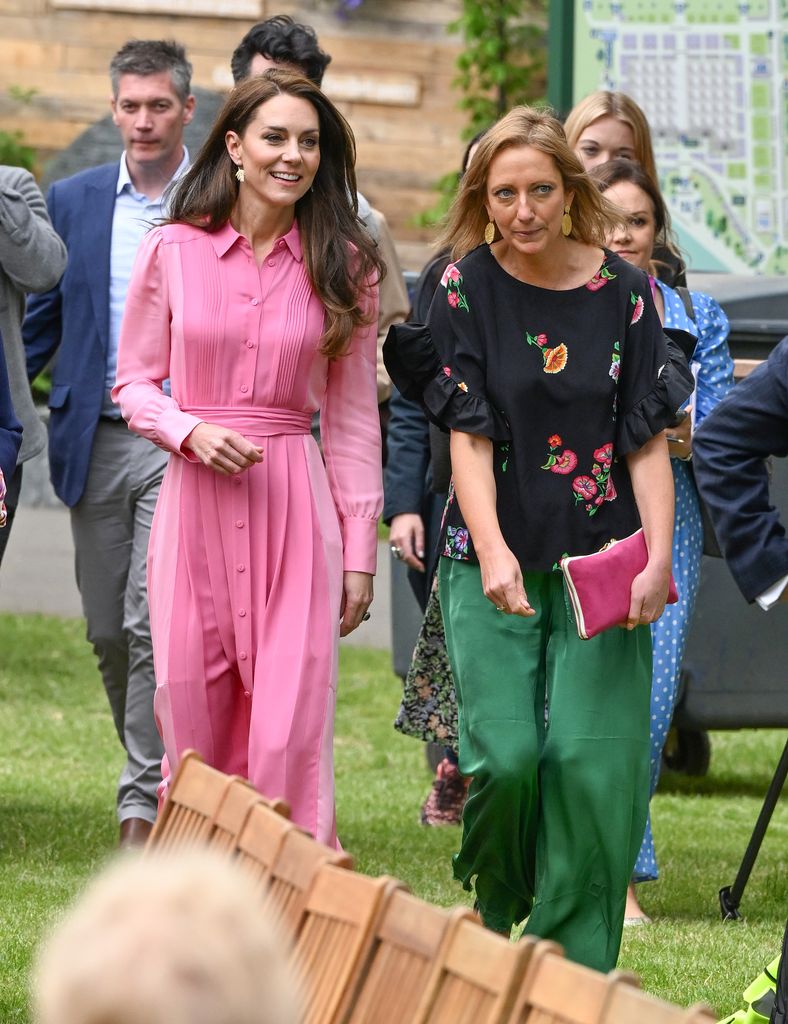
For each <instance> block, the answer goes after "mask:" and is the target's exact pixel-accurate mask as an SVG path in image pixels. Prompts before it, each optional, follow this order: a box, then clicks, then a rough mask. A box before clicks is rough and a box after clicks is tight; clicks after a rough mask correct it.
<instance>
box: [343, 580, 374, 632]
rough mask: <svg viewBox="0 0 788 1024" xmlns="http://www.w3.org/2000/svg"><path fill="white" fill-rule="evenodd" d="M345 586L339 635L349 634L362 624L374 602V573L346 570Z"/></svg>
mask: <svg viewBox="0 0 788 1024" xmlns="http://www.w3.org/2000/svg"><path fill="white" fill-rule="evenodd" d="M343 587H344V592H343V594H342V607H341V609H340V612H339V614H340V623H339V635H340V636H347V635H348V633H352V632H353V630H354V629H355V628H356V627H357V626H358V625H360V623H361V622H362V621H363V618H364V616H365V615H366V612H367V608H369V606H370V605H371V604H372V597H373V594H372V573H369V572H346V573H345V574H344V579H343Z"/></svg>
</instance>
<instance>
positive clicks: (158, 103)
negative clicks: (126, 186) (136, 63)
mask: <svg viewBox="0 0 788 1024" xmlns="http://www.w3.org/2000/svg"><path fill="white" fill-rule="evenodd" d="M111 102H112V120H113V121H114V122H115V124H116V125H117V127H118V129H119V131H120V134H121V137H122V138H123V146H124V149H125V150H126V160H127V163H128V164H129V170H130V172H131V173H132V176H133V174H134V170H135V168H140V169H141V170H145V171H147V170H149V169H153V168H154V167H158V168H160V169H161V170H162V172H163V173H164V175H165V177H169V176H170V175H171V174H172V173H174V172H175V170H176V169H177V167H178V164H179V163H180V162H181V158H182V157H183V128H184V125H187V124H188V123H189V121H191V119H192V116H193V114H194V97H193V96H189V97H188V99H187V100H186V102H185V103H184V102H183V101H182V100H181V99H180V98H179V96H178V94H177V93H176V92H175V89H173V86H172V79H171V78H170V73H169V72H168V71H160V72H157V73H156V74H152V75H121V76H120V79H119V81H118V94H117V96H115V97H113V99H112V101H111Z"/></svg>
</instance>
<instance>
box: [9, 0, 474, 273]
mask: <svg viewBox="0 0 788 1024" xmlns="http://www.w3.org/2000/svg"><path fill="white" fill-rule="evenodd" d="M459 7H460V0H429V2H428V0H364V3H363V4H362V6H361V7H360V8H359V9H358V10H357V11H354V12H352V13H351V14H349V15H346V16H345V17H344V18H343V17H341V16H339V15H338V14H337V3H336V2H335V0H312V2H305V3H289V2H287V0H280V2H269V0H213V2H212V4H210V5H208V4H206V0H0V129H5V130H17V129H18V130H20V131H22V133H23V134H24V137H25V141H27V142H28V143H29V144H31V145H33V146H35V147H36V149H37V150H38V151H39V153H40V156H41V160H42V163H43V161H45V160H46V159H48V158H49V157H51V156H52V155H53V154H55V153H57V152H58V151H59V150H61V149H62V148H64V147H66V146H67V145H69V143H70V142H72V141H73V139H74V138H76V136H78V135H79V134H80V133H81V132H82V131H83V130H84V129H85V128H86V127H88V126H89V125H90V124H91V123H92V122H93V121H95V120H97V119H98V118H100V117H102V116H103V115H104V114H106V113H107V110H108V100H109V91H110V90H109V79H108V74H107V67H108V64H109V60H110V58H111V56H112V54H113V53H114V52H115V51H116V50H117V49H118V48H119V47H120V46H121V45H122V44H123V43H124V42H125V41H126V40H127V39H129V38H132V37H136V38H165V37H174V38H177V39H178V40H179V41H180V42H182V43H183V44H184V45H185V46H186V48H187V52H188V54H189V58H190V60H191V61H192V63H193V65H194V84H195V85H198V86H203V87H205V88H209V89H210V88H213V89H219V90H224V89H227V88H229V86H230V85H231V78H230V73H229V57H230V54H231V52H232V50H233V49H234V47H235V46H236V44H237V43H238V41H239V40H240V38H241V37H242V35H243V34H244V33H245V32H246V31H247V29H248V28H249V27H250V26H251V25H252V24H254V22H255V21H258V20H261V19H263V18H266V17H270V16H271V15H273V14H277V13H286V14H291V15H292V16H293V17H294V18H296V19H297V20H301V21H304V22H307V23H309V24H311V25H313V26H314V27H315V29H316V31H317V33H318V37H319V39H320V43H321V46H322V47H323V49H325V50H326V51H327V52H328V53H330V54H331V56H332V58H333V60H332V63H331V65H330V67H329V70H328V73H327V75H326V79H325V83H324V86H325V89H326V92H327V93H328V94H329V95H331V96H332V97H333V98H334V99H335V100H336V102H337V104H338V106H339V107H340V108H341V109H342V111H343V113H344V114H345V115H346V117H347V118H348V119H349V121H350V123H351V125H352V126H353V129H354V131H355V133H356V139H357V143H358V171H359V183H360V187H361V189H362V191H363V192H364V193H365V195H366V196H367V198H368V199H369V200H370V202H372V203H373V205H375V206H377V207H379V208H380V209H381V210H383V212H384V213H385V214H386V217H387V218H388V220H389V222H390V223H391V226H392V229H393V231H394V235H395V238H396V239H397V242H398V245H399V248H400V252H401V255H402V258H403V263H404V264H405V265H406V266H407V267H408V268H411V269H418V268H419V266H420V265H421V262H422V261H423V258H424V257H425V255H426V243H427V242H428V240H429V238H430V234H431V232H430V231H425V230H424V229H420V228H417V227H415V226H414V224H413V217H414V215H415V214H417V213H418V212H420V211H421V210H424V209H426V208H427V207H429V206H431V205H432V204H433V202H434V200H435V193H434V191H433V190H432V186H433V183H434V182H435V180H436V179H437V178H438V177H440V176H441V175H442V174H445V173H446V172H447V171H449V170H452V169H454V168H455V167H456V166H457V165H458V163H459V159H460V155H461V153H462V149H463V143H462V142H461V140H460V134H461V131H462V128H463V125H464V123H465V118H464V115H462V114H461V113H460V112H459V111H458V110H457V107H456V103H457V99H458V94H457V92H456V90H454V89H453V88H452V79H453V78H454V75H455V60H456V57H457V54H458V52H459V42H458V38H457V36H455V35H451V34H449V33H448V32H447V31H446V25H447V23H448V22H450V21H451V20H452V19H453V18H455V17H456V16H457V14H458V13H459ZM206 9H212V10H213V11H219V12H221V14H222V16H221V17H204V16H199V15H195V14H194V13H193V12H194V11H195V10H206ZM254 10H256V11H257V12H258V13H257V14H251V16H250V12H251V11H254ZM165 12H176V13H165ZM9 90H11V92H9ZM20 90H34V95H33V97H32V99H30V100H29V101H24V100H20V99H17V98H14V93H16V94H17V95H18V93H19V91H20Z"/></svg>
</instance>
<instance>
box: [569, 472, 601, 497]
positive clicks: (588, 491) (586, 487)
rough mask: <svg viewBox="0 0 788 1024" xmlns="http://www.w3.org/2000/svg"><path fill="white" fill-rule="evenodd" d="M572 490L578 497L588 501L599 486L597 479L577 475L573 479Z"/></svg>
mask: <svg viewBox="0 0 788 1024" xmlns="http://www.w3.org/2000/svg"><path fill="white" fill-rule="evenodd" d="M572 490H573V491H574V492H575V493H576V494H577V497H578V498H579V499H581V500H583V501H588V500H590V499H591V498H593V497H594V495H595V494H596V493H597V491H598V490H599V488H598V487H597V483H596V480H594V479H593V478H592V477H590V476H576V477H575V478H574V480H573V481H572Z"/></svg>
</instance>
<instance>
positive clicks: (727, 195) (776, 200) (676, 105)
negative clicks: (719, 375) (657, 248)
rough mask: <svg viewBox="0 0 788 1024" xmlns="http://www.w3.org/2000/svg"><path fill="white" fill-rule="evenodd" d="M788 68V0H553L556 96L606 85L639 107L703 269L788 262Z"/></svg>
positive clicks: (564, 102) (675, 211)
mask: <svg viewBox="0 0 788 1024" xmlns="http://www.w3.org/2000/svg"><path fill="white" fill-rule="evenodd" d="M554 18H555V21H554ZM570 25H571V27H570ZM786 71H788V0H575V2H574V3H572V2H571V0H570V2H569V3H568V7H567V0H554V3H553V7H552V8H551V54H550V73H551V78H550V85H551V100H552V102H553V104H554V105H556V106H558V107H559V109H564V110H566V108H567V107H568V106H569V105H570V102H576V101H577V100H578V99H581V98H582V97H583V96H585V95H586V94H587V93H589V92H592V91H593V90H595V89H616V90H620V91H622V92H625V93H627V94H628V95H630V96H631V97H632V98H633V99H634V100H636V101H637V103H639V104H640V106H641V107H642V108H643V110H644V111H645V112H646V115H647V117H648V120H649V123H650V125H651V129H652V134H653V138H654V149H655V153H656V159H657V167H658V168H659V173H660V178H661V184H662V188H663V191H664V193H665V196H666V198H667V200H668V202H669V204H670V209H671V214H672V217H673V222H674V226H675V228H676V230H677V233H678V235H679V240H680V243H681V246H682V248H683V250H684V251H685V253H686V254H687V257H688V260H689V264H690V266H691V267H692V269H695V270H726V271H733V272H738V273H763V274H783V273H785V272H786V271H788V152H787V151H786V146H787V144H788V79H787V77H786Z"/></svg>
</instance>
